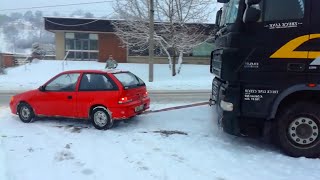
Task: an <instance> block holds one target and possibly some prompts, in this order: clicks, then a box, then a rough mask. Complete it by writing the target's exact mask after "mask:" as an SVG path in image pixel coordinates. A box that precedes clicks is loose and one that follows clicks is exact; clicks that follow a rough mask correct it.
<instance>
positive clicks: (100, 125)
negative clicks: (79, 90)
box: [91, 108, 112, 130]
mask: <svg viewBox="0 0 320 180" xmlns="http://www.w3.org/2000/svg"><path fill="white" fill-rule="evenodd" d="M91 120H92V124H93V126H94V127H95V128H96V129H99V130H104V129H108V128H110V127H111V126H112V122H111V118H110V115H109V113H108V112H107V111H106V110H104V109H100V108H99V109H94V110H93V111H92V114H91Z"/></svg>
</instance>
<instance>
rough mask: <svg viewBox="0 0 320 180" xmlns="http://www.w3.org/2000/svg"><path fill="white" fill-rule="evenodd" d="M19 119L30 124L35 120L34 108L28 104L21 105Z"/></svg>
mask: <svg viewBox="0 0 320 180" xmlns="http://www.w3.org/2000/svg"><path fill="white" fill-rule="evenodd" d="M18 113H19V118H20V120H21V121H22V122H24V123H30V122H31V121H32V120H33V118H34V112H33V109H32V107H31V106H30V105H29V104H27V103H21V104H20V105H19V106H18Z"/></svg>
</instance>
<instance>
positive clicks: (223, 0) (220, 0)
mask: <svg viewBox="0 0 320 180" xmlns="http://www.w3.org/2000/svg"><path fill="white" fill-rule="evenodd" d="M229 1H230V0H218V3H228V2H229Z"/></svg>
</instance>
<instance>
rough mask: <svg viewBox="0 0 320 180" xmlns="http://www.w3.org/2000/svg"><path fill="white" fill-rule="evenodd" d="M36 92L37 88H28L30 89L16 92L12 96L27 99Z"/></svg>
mask: <svg viewBox="0 0 320 180" xmlns="http://www.w3.org/2000/svg"><path fill="white" fill-rule="evenodd" d="M38 92H39V90H37V89H35V90H30V91H26V92H23V93H19V94H16V95H15V96H14V97H15V98H17V99H20V98H22V97H23V99H28V98H29V97H31V96H34V95H35V94H37V93H38Z"/></svg>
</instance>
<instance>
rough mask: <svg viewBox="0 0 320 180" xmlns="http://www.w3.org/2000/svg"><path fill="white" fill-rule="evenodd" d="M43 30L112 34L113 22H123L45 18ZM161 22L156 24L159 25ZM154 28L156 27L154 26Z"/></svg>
mask: <svg viewBox="0 0 320 180" xmlns="http://www.w3.org/2000/svg"><path fill="white" fill-rule="evenodd" d="M44 21H45V29H46V30H47V31H75V32H76V31H87V32H114V28H113V25H112V22H113V21H123V20H115V19H96V18H70V17H69V18H67V17H45V18H44ZM159 23H161V22H156V23H155V24H159ZM187 25H190V26H194V25H201V26H203V28H205V29H206V33H209V31H211V30H213V29H214V28H215V25H214V24H203V23H202V24H197V23H188V24H187ZM155 28H156V26H155Z"/></svg>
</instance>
